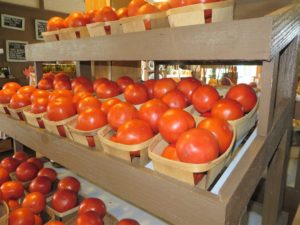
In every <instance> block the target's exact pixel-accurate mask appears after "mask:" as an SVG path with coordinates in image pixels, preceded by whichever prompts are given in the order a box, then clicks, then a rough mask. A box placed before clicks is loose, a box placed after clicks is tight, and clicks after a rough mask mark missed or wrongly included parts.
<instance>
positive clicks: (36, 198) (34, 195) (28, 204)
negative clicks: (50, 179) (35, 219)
mask: <svg viewBox="0 0 300 225" xmlns="http://www.w3.org/2000/svg"><path fill="white" fill-rule="evenodd" d="M22 207H24V208H29V209H30V210H31V211H32V212H33V213H34V214H39V213H41V212H42V211H43V210H44V209H45V208H46V198H45V196H44V195H43V194H42V193H40V192H31V193H29V194H27V195H26V196H25V198H24V200H23V202H22Z"/></svg>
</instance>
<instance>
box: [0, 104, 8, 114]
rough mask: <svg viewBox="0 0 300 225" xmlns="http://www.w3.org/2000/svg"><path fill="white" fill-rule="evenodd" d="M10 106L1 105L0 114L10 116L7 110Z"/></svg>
mask: <svg viewBox="0 0 300 225" xmlns="http://www.w3.org/2000/svg"><path fill="white" fill-rule="evenodd" d="M8 105H9V104H0V113H4V114H9V111H8V109H7V107H8Z"/></svg>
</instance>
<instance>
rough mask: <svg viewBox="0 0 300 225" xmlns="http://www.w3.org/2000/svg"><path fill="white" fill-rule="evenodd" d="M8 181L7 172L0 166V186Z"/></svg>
mask: <svg viewBox="0 0 300 225" xmlns="http://www.w3.org/2000/svg"><path fill="white" fill-rule="evenodd" d="M9 180H10V177H9V173H8V171H7V170H6V169H5V168H4V167H2V166H0V186H1V185H2V184H3V183H4V182H6V181H9Z"/></svg>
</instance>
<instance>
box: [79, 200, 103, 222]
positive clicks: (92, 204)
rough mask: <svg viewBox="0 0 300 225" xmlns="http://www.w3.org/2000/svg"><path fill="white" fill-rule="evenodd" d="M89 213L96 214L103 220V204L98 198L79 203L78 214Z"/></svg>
mask: <svg viewBox="0 0 300 225" xmlns="http://www.w3.org/2000/svg"><path fill="white" fill-rule="evenodd" d="M89 211H93V212H96V213H97V214H98V215H99V216H100V217H101V218H102V219H103V217H104V216H105V214H106V206H105V203H104V202H103V201H102V200H101V199H99V198H86V199H84V200H83V201H82V202H81V203H80V206H79V210H78V214H82V213H85V212H89Z"/></svg>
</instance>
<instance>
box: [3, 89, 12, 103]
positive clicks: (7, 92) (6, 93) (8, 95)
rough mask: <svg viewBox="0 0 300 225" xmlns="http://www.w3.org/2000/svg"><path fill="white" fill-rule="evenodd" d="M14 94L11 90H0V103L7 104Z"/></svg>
mask: <svg viewBox="0 0 300 225" xmlns="http://www.w3.org/2000/svg"><path fill="white" fill-rule="evenodd" d="M14 94H16V92H15V91H14V90H12V89H5V90H0V103H1V104H8V103H9V102H10V99H11V98H12V97H13V96H14Z"/></svg>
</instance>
